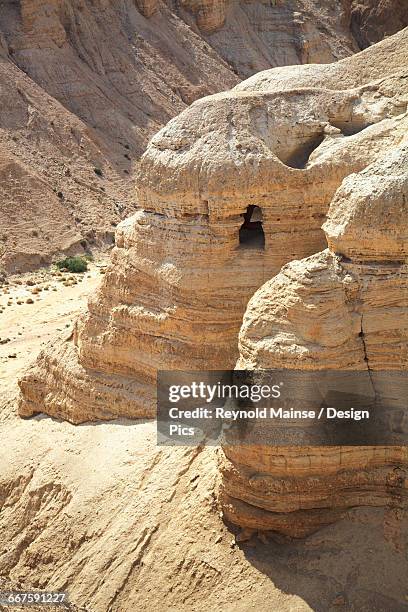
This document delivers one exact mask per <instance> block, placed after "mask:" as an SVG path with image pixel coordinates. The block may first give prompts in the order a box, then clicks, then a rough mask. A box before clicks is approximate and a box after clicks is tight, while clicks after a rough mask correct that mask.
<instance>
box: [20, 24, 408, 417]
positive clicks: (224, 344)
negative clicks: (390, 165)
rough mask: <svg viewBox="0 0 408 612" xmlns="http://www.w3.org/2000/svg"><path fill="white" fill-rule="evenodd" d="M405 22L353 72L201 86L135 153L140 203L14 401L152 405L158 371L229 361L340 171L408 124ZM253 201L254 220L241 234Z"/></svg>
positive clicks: (30, 409)
mask: <svg viewBox="0 0 408 612" xmlns="http://www.w3.org/2000/svg"><path fill="white" fill-rule="evenodd" d="M407 35H408V32H406V31H404V32H402V33H400V34H399V35H397V36H396V37H394V39H390V40H388V41H384V42H383V43H380V44H379V45H378V46H376V47H373V48H371V49H370V50H368V51H365V52H363V53H361V54H360V56H358V57H357V56H355V57H354V58H352V59H351V60H350V61H351V62H352V68H353V70H355V71H356V73H355V74H356V76H355V77H354V78H355V79H356V81H357V83H356V85H355V86H353V85H352V81H353V75H352V74H351V73H350V74H349V73H348V72H347V61H348V60H344V61H343V62H341V66H340V67H339V66H338V65H332V66H331V67H330V66H324V67H319V66H314V67H310V66H304V67H298V68H290V69H288V73H285V71H284V70H282V69H278V71H277V72H278V78H276V79H275V78H274V73H275V71H273V70H272V71H271V72H270V75H269V81H270V87H269V88H268V87H266V85H265V83H266V80H265V79H266V76H268V75H265V74H261V75H260V91H257V88H256V83H254V81H253V80H251V91H242V89H243V87H241V88H239V89H236V90H232V91H231V92H229V93H225V94H219V95H215V96H213V97H208V98H204V99H203V100H201V101H198V102H196V103H194V104H193V105H192V106H191V107H190V108H189V109H187V110H186V111H184V113H182V114H181V115H180V116H179V117H178V118H176V119H174V120H172V121H171V122H170V123H169V124H168V125H167V126H166V128H164V129H163V130H161V131H160V132H159V133H158V135H157V136H156V137H155V138H153V140H152V141H151V143H150V145H149V147H148V149H147V151H146V153H145V154H144V156H143V158H142V160H141V164H140V171H139V175H138V200H139V204H140V207H141V210H140V211H139V212H138V213H136V215H135V216H133V217H131V218H129V219H128V220H126V221H125V222H123V223H122V224H121V225H120V226H119V228H118V230H117V234H116V247H115V249H114V251H113V254H112V260H111V264H110V266H109V268H108V270H107V273H106V275H105V277H104V280H103V283H102V285H101V287H100V289H99V291H98V292H97V293H96V294H95V295H94V296H93V297H92V298H91V300H90V302H89V309H88V312H87V313H85V315H84V316H83V317H82V318H81V320H80V321H78V323H77V325H76V329H75V333H74V337H73V338H72V339H71V338H69V339H65V340H64V339H62V340H60V341H58V342H54V343H53V345H52V346H50V347H49V348H48V349H47V350H45V351H44V352H43V353H42V354H41V355H40V357H39V360H38V363H37V365H36V366H35V367H34V368H33V369H32V370H31V372H29V373H28V374H27V375H26V376H25V377H24V378H23V380H22V381H21V389H22V398H21V402H20V413H21V414H22V415H30V414H33V413H35V412H41V411H45V412H48V413H50V414H54V415H58V416H61V417H64V418H68V419H69V420H71V421H74V422H80V421H84V420H87V419H98V418H112V417H114V416H117V415H126V416H130V417H139V416H153V415H154V413H155V377H156V372H157V370H158V369H173V368H174V369H185V368H188V369H203V370H207V369H223V368H228V367H232V366H233V365H234V364H235V362H236V358H237V335H238V331H239V328H240V325H241V322H242V316H243V314H244V311H245V308H246V305H247V302H248V299H249V298H250V297H251V295H252V294H253V293H254V291H255V290H256V289H257V288H258V287H259V286H261V285H262V284H263V283H264V282H265V281H266V280H267V279H268V278H270V277H271V276H273V275H274V274H276V273H277V271H278V270H279V269H280V267H281V266H282V265H283V264H284V263H286V262H288V261H290V260H293V259H300V258H302V257H305V256H307V255H310V254H312V253H315V252H317V251H320V250H321V249H322V248H324V247H325V245H326V241H325V236H324V233H323V232H322V230H321V224H322V222H323V221H324V219H325V215H326V212H327V209H328V206H329V203H330V200H331V199H332V196H333V194H334V192H335V191H336V189H337V187H338V186H339V185H340V183H341V181H342V179H343V178H344V177H345V176H347V175H348V174H350V173H351V172H355V171H359V170H361V169H362V168H364V167H365V166H367V165H368V164H369V163H371V162H372V161H373V160H374V159H376V157H377V156H378V155H379V153H380V152H381V151H382V150H387V149H388V148H389V147H390V146H392V145H393V144H394V143H395V142H398V141H399V140H401V138H402V135H403V134H404V132H405V131H406V126H407V117H406V99H405V97H404V96H406V87H407V85H406V79H403V78H401V76H402V75H403V71H404V66H405V63H406V45H407ZM396 48H397V49H398V52H396V53H395V54H394V53H393V51H394V49H396ZM404 49H405V51H404ZM404 53H405V55H404ZM368 64H370V65H372V66H374V68H373V69H372V72H373V74H374V76H375V79H376V80H374V81H370V78H369V73H370V71H369V70H366V72H365V74H364V73H363V71H362V69H363V67H366V66H367V65H368ZM377 67H382V70H380V69H377ZM331 71H333V73H334V76H333V78H332V82H330V79H329V78H328V75H330V73H331ZM341 71H343V72H344V73H345V74H347V78H348V85H347V88H345V87H346V86H345V85H344V84H345V82H346V78H344V80H343V81H341V84H342V85H343V86H344V88H342V89H338V88H337V84H338V79H337V75H338V74H339V73H340V72H341ZM379 72H382V78H381V79H379ZM285 80H286V82H285ZM290 83H292V85H290ZM322 83H324V84H325V85H324V86H323V85H322ZM251 207H252V208H253V207H257V212H258V217H257V218H258V219H261V220H258V221H256V222H255V226H256V228H257V232H256V233H255V234H254V236H255V240H253V241H252V242H251V241H250V242H249V243H248V242H246V240H241V236H242V232H241V231H240V228H241V226H242V225H245V223H246V222H247V220H246V218H247V216H248V211H251ZM244 215H245V216H246V217H245V222H244Z"/></svg>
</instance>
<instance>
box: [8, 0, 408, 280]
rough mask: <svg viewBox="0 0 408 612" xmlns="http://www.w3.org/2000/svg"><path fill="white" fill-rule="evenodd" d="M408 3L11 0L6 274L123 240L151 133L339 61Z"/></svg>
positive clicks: (398, 18) (403, 20)
mask: <svg viewBox="0 0 408 612" xmlns="http://www.w3.org/2000/svg"><path fill="white" fill-rule="evenodd" d="M403 4H404V1H403V0H388V1H384V2H381V3H377V2H373V0H361V1H359V2H356V1H353V2H350V0H343V2H340V3H339V2H335V1H334V0H330V1H329V2H321V1H320V0H287V1H286V0H273V1H271V2H260V1H252V2H243V1H242V2H226V1H220V0H217V1H215V2H205V1H202V2H197V1H196V0H184V1H183V2H180V3H177V4H176V3H173V2H166V3H165V2H159V1H158V0H124V1H123V2H121V3H118V2H116V1H114V0H96V1H91V0H52V1H51V0H47V1H45V0H5V1H3V2H2V3H1V5H0V180H1V182H0V196H1V197H0V228H1V231H0V259H1V264H0V265H1V267H2V268H3V269H4V270H5V271H6V272H18V271H25V270H28V269H32V268H36V267H40V266H43V265H46V264H47V263H50V261H51V260H52V258H53V257H54V256H55V255H56V254H58V253H61V252H64V253H74V252H83V251H86V250H88V249H93V248H95V247H100V246H103V245H106V244H110V243H112V242H113V235H114V229H115V226H116V225H117V223H118V222H119V221H120V220H121V219H123V218H125V217H127V216H128V215H130V214H131V213H132V212H134V211H135V210H136V208H137V202H136V199H135V193H134V175H135V171H136V170H137V165H138V159H139V157H140V156H141V154H142V153H143V151H144V149H145V147H146V145H147V142H148V141H149V139H150V137H151V136H152V135H153V134H155V133H156V132H157V131H158V129H159V128H161V127H162V126H163V125H165V124H166V123H167V122H168V120H169V119H171V118H172V117H173V116H175V115H177V114H178V113H180V112H181V111H182V110H183V109H184V108H185V107H186V106H188V105H189V104H190V103H191V102H192V101H194V100H196V99H198V98H201V97H203V96H205V95H208V94H212V93H215V92H218V91H221V90H225V89H228V88H230V87H232V86H234V85H236V84H237V83H238V82H240V81H241V80H242V79H244V78H246V77H248V76H251V75H252V74H254V73H256V72H258V71H261V70H265V69H267V68H271V67H275V66H282V65H288V64H300V63H327V62H332V61H335V60H338V59H340V58H343V57H346V56H347V55H350V54H352V53H354V52H356V51H358V50H359V49H362V48H364V47H366V46H368V45H370V44H372V43H374V42H377V41H378V40H381V39H382V38H383V36H384V35H390V34H393V33H394V32H395V31H397V30H398V29H401V28H402V27H404V26H405V25H406V24H407V10H406V8H404V6H403Z"/></svg>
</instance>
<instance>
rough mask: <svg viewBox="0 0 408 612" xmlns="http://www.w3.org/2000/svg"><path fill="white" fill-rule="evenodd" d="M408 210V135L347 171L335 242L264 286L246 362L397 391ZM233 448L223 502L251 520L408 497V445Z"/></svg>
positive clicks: (334, 220) (298, 530) (250, 523)
mask: <svg viewBox="0 0 408 612" xmlns="http://www.w3.org/2000/svg"><path fill="white" fill-rule="evenodd" d="M407 220H408V141H406V142H405V144H402V145H401V146H400V147H397V148H395V149H393V150H391V151H390V152H389V153H387V154H386V155H384V156H382V157H381V158H380V159H379V160H378V161H377V162H374V163H373V164H371V165H370V166H368V167H367V168H366V169H364V170H362V171H361V172H359V173H356V174H352V175H350V176H348V177H346V178H345V179H344V180H343V182H342V185H341V187H340V188H339V189H338V190H337V192H336V194H335V196H334V198H333V201H332V203H331V205H330V209H329V213H328V218H327V221H326V223H325V224H324V226H323V228H324V231H325V233H326V235H327V239H328V243H329V248H328V249H326V250H324V251H322V252H321V253H317V254H316V255H312V256H311V257H308V258H306V259H303V260H301V261H294V262H291V263H290V264H288V265H286V266H284V267H283V268H282V270H281V272H280V273H279V274H278V275H277V276H275V277H274V278H273V279H272V280H270V281H268V282H267V283H266V284H265V285H263V287H261V289H259V290H258V291H257V292H256V293H255V295H254V297H253V298H252V299H251V300H250V302H249V305H248V308H247V311H246V313H245V316H244V321H243V325H242V328H241V331H240V336H239V347H240V358H239V361H238V366H237V367H238V368H239V369H274V368H284V369H296V370H357V371H361V372H364V371H367V372H368V375H369V380H370V381H371V385H372V387H373V391H374V392H375V394H376V395H377V396H378V395H380V396H381V397H383V396H384V395H385V396H388V397H391V398H394V396H396V393H397V390H396V389H395V388H388V387H387V386H384V384H383V380H384V379H383V378H382V377H381V375H380V374H379V373H380V372H383V371H391V372H399V371H406V370H407V369H408V265H407V261H408V234H407ZM404 404H405V406H404ZM403 409H405V410H406V395H404V398H403ZM224 451H225V454H222V455H221V469H222V473H223V486H222V503H223V507H224V513H225V516H226V517H227V518H228V519H229V520H231V521H232V522H234V523H236V524H238V525H240V526H242V527H247V528H254V529H265V530H276V531H280V532H283V533H285V534H288V535H292V536H303V535H306V534H307V533H309V532H311V531H314V530H316V529H317V528H318V527H320V526H322V525H325V524H327V523H329V522H333V521H334V520H336V519H337V518H338V517H339V516H340V515H341V514H342V513H344V512H345V511H346V510H347V509H348V508H351V507H355V506H389V507H390V508H399V509H401V510H402V509H403V508H404V507H405V506H406V503H407V498H408V491H407V489H408V480H407V473H408V450H407V447H392V446H390V447H384V446H383V447H381V446H379V447H373V446H364V447H362V446H348V447H344V446H342V447H318V448H313V447H305V448H303V447H291V448H284V447H276V446H275V447H273V446H262V447H261V446H252V447H250V446H229V447H226V448H225V449H224Z"/></svg>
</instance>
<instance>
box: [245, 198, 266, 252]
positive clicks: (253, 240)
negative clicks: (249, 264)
mask: <svg viewBox="0 0 408 612" xmlns="http://www.w3.org/2000/svg"><path fill="white" fill-rule="evenodd" d="M241 216H242V217H243V218H244V222H243V224H242V225H241V227H240V228H239V245H240V247H241V248H245V249H264V248H265V234H264V230H263V226H262V209H261V208H260V207H259V206H255V205H253V204H251V205H249V206H248V207H247V209H246V212H244V213H243V214H242V215H241Z"/></svg>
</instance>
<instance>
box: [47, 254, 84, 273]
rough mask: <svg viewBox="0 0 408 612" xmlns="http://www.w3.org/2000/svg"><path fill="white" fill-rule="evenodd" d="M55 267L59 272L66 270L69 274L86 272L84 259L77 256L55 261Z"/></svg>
mask: <svg viewBox="0 0 408 612" xmlns="http://www.w3.org/2000/svg"><path fill="white" fill-rule="evenodd" d="M55 265H56V266H57V268H58V269H59V270H63V269H64V268H66V269H67V270H68V271H69V272H86V271H87V269H88V262H87V261H86V259H85V258H84V257H80V256H79V255H76V256H75V257H66V258H65V259H61V260H60V261H57V262H56V264H55Z"/></svg>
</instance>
